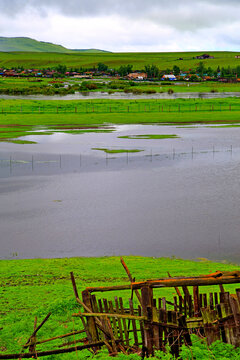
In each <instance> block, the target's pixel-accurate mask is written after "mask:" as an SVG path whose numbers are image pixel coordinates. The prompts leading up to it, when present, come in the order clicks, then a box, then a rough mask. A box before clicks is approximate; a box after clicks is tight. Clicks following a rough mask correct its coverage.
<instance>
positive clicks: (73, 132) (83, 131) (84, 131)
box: [55, 129, 114, 135]
mask: <svg viewBox="0 0 240 360" xmlns="http://www.w3.org/2000/svg"><path fill="white" fill-rule="evenodd" d="M113 131H114V130H102V129H101V130H92V129H86V130H63V129H62V130H56V131H55V132H64V133H65V134H72V135H77V134H85V133H96V134H98V133H111V132H113Z"/></svg>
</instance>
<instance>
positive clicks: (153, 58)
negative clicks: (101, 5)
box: [0, 51, 240, 71]
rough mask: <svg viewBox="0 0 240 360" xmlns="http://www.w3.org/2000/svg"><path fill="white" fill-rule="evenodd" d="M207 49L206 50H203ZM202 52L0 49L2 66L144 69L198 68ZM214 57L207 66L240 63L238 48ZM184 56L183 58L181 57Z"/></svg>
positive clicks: (215, 66) (218, 53) (213, 54)
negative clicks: (58, 51) (65, 52)
mask: <svg viewBox="0 0 240 360" xmlns="http://www.w3.org/2000/svg"><path fill="white" fill-rule="evenodd" d="M203 52H204V51H203ZM203 52H161V53H157V52H156V53H84V52H76V53H67V54H62V53H36V52H6V53H5V52H1V53H0V67H8V68H9V67H10V68H11V67H15V66H16V67H19V66H23V67H26V68H38V67H46V68H49V67H50V68H51V67H54V66H57V65H59V64H64V65H66V66H67V67H68V68H74V67H77V68H79V67H81V66H82V67H84V68H92V67H94V66H97V64H98V63H100V62H101V63H104V64H106V65H108V67H109V68H111V67H112V68H118V67H120V66H121V65H126V64H132V65H133V69H144V66H145V65H149V64H153V65H156V66H158V67H159V68H160V69H167V68H170V69H172V68H173V66H174V65H177V66H179V67H180V69H181V70H185V71H187V70H189V69H193V68H196V67H197V65H198V64H199V61H200V60H198V59H194V58H195V57H196V56H197V55H201V54H202V53H203ZM209 54H210V55H212V56H214V59H206V60H204V64H205V66H206V67H208V66H211V67H212V68H213V69H217V67H218V66H220V67H226V66H230V67H236V66H237V65H239V64H240V59H235V55H238V54H239V53H238V52H228V51H224V52H223V51H218V52H216V51H212V52H210V53H209ZM179 58H182V59H183V60H179Z"/></svg>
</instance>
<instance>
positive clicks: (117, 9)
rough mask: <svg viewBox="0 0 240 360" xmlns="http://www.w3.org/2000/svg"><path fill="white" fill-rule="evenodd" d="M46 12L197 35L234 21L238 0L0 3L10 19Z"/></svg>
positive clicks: (19, 0) (15, 0)
mask: <svg viewBox="0 0 240 360" xmlns="http://www.w3.org/2000/svg"><path fill="white" fill-rule="evenodd" d="M26 10H28V11H34V12H37V13H38V14H39V15H40V16H42V17H44V16H46V15H47V13H48V11H49V13H50V14H52V13H60V14H62V15H65V16H74V17H94V16H103V15H119V16H121V17H123V18H128V19H129V18H130V19H132V21H137V20H139V21H142V20H144V21H149V22H153V23H155V24H157V25H163V26H168V27H171V28H174V29H177V30H181V31H197V30H199V29H204V28H211V27H216V26H217V25H218V24H221V23H224V24H226V23H232V22H237V21H238V18H239V16H238V13H239V10H240V1H239V0H228V1H227V2H226V0H197V1H191V0H68V1H66V0H10V1H9V0H0V12H1V13H5V14H6V15H9V16H11V17H12V16H14V15H17V14H20V13H23V12H24V11H26Z"/></svg>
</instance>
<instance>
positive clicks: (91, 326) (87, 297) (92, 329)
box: [82, 290, 98, 342]
mask: <svg viewBox="0 0 240 360" xmlns="http://www.w3.org/2000/svg"><path fill="white" fill-rule="evenodd" d="M82 300H83V303H84V304H85V305H86V306H87V307H88V308H89V309H90V310H91V311H93V309H92V302H91V294H90V292H89V291H88V290H84V291H83V292H82ZM87 325H88V330H89V333H90V335H91V338H92V341H93V342H96V341H98V333H97V327H96V324H95V321H94V318H92V317H89V318H87Z"/></svg>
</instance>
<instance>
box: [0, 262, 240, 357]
mask: <svg viewBox="0 0 240 360" xmlns="http://www.w3.org/2000/svg"><path fill="white" fill-rule="evenodd" d="M121 263H122V265H123V267H124V269H125V270H126V273H127V276H128V278H129V281H130V284H126V285H119V286H118V285H117V286H111V287H89V288H86V289H85V290H84V291H83V292H82V298H81V299H80V297H79V294H78V289H77V285H76V281H75V277H74V274H73V273H71V280H72V285H73V290H74V294H75V298H76V301H77V303H78V304H79V311H78V312H76V313H74V314H73V317H74V318H79V319H80V320H81V323H82V326H81V327H80V328H79V329H77V330H76V331H74V332H71V333H68V334H63V335H60V336H56V337H52V338H49V339H40V340H39V339H37V333H38V331H39V330H40V329H41V328H42V326H43V325H44V324H45V323H46V322H47V320H48V319H49V317H50V315H51V314H48V315H47V316H46V318H45V319H44V320H43V321H42V322H41V323H40V325H39V326H37V321H36V319H35V322H34V331H33V333H32V334H31V336H30V337H29V339H28V340H27V341H26V343H25V344H24V346H23V348H22V352H21V353H20V354H7V355H6V354H0V359H19V358H21V359H23V358H40V357H43V356H48V355H53V354H55V355H58V354H62V353H71V352H78V351H81V350H84V349H88V350H89V351H91V352H92V353H96V352H97V351H99V349H101V348H102V347H103V346H105V347H106V348H107V349H108V351H109V354H111V355H112V356H114V355H116V354H118V353H124V354H130V353H137V354H139V355H140V354H141V355H142V358H145V357H148V356H150V355H154V352H155V351H156V350H158V351H166V347H170V349H171V353H172V354H173V356H175V358H177V357H178V356H179V353H180V350H181V346H182V345H183V344H185V345H187V346H191V345H192V341H191V335H192V334H196V335H198V336H199V337H200V338H201V339H202V338H205V339H206V341H207V343H208V345H210V344H212V343H213V342H214V341H216V340H222V341H223V342H225V343H228V344H232V345H233V346H235V347H238V346H240V289H236V290H235V292H234V294H230V293H229V292H227V291H225V289H224V286H223V285H224V284H239V283H240V272H239V271H234V272H220V271H217V272H215V273H213V274H208V275H203V276H199V277H171V275H170V274H168V275H169V276H168V278H163V279H157V280H147V281H143V282H136V281H135V279H134V278H133V277H132V275H131V273H130V271H129V269H128V267H127V265H126V263H125V262H124V260H123V259H121ZM212 285H218V287H219V291H217V292H214V293H208V294H207V293H205V292H204V293H201V291H200V290H201V286H212ZM166 287H171V288H174V289H175V292H176V295H175V296H173V299H170V300H169V299H168V300H167V299H166V298H165V297H161V298H159V297H155V296H154V291H155V290H154V289H156V288H166ZM120 290H121V291H129V290H130V298H129V299H128V300H126V297H124V298H122V297H119V296H114V297H113V299H111V300H109V299H107V298H104V297H103V298H97V296H96V294H95V293H99V292H100V293H103V292H108V291H110V292H112V291H115V292H118V291H120ZM134 297H135V300H134ZM136 304H137V305H136ZM72 336H74V341H67V342H64V343H63V344H62V345H60V346H58V348H53V349H52V350H45V351H44V350H42V347H41V349H40V350H39V346H40V345H41V346H42V345H43V344H45V343H47V342H50V341H51V342H52V341H55V340H57V339H64V341H65V339H66V338H68V337H72ZM71 339H72V338H71ZM79 343H82V344H81V345H79ZM27 349H28V352H27V353H25V351H26V350H27Z"/></svg>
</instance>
